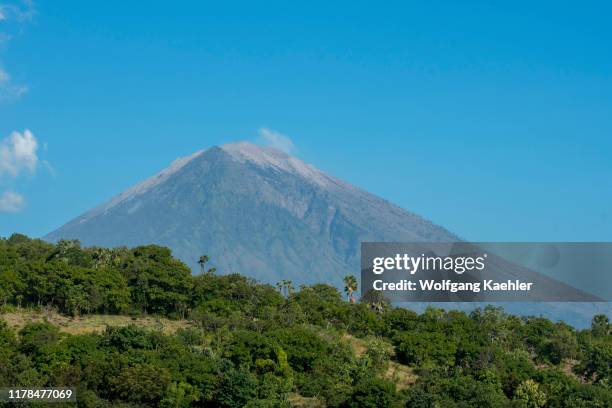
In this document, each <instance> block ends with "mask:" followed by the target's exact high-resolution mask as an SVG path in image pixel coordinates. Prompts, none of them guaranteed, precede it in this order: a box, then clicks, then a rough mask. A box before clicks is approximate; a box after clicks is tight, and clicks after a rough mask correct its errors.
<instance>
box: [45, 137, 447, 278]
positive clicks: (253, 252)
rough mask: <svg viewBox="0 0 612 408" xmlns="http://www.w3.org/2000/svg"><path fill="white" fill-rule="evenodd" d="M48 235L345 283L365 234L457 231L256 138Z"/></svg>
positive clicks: (255, 272)
mask: <svg viewBox="0 0 612 408" xmlns="http://www.w3.org/2000/svg"><path fill="white" fill-rule="evenodd" d="M45 238H46V239H48V240H51V241H57V240H59V239H79V240H80V241H81V242H82V243H83V245H87V246H91V245H98V246H111V247H114V246H123V245H125V246H136V245H144V244H152V243H155V244H160V245H164V246H167V247H169V248H171V249H172V250H173V252H174V254H175V255H176V256H177V257H179V258H180V259H181V260H183V261H184V262H186V263H187V264H188V265H189V266H191V267H192V268H193V269H194V270H197V269H198V265H197V260H198V259H199V256H200V255H202V254H207V255H210V256H211V259H212V260H213V262H214V264H215V265H214V266H216V267H217V268H218V270H219V272H220V273H229V272H236V271H239V272H243V273H245V274H247V275H250V276H252V277H254V278H256V279H259V280H261V281H264V282H277V281H278V280H281V279H291V280H292V281H293V282H294V283H295V284H301V283H314V282H329V283H332V284H334V285H336V286H338V287H340V286H341V284H342V277H343V276H345V275H348V274H355V273H357V272H358V271H359V248H360V243H361V242H363V241H391V242H393V241H395V242H414V241H453V240H455V239H456V237H455V236H454V235H453V234H451V233H450V232H448V231H447V230H445V229H444V228H441V227H438V226H436V225H434V224H432V223H431V222H429V221H427V220H425V219H423V218H421V217H419V216H417V215H416V214H413V213H410V212H408V211H406V210H403V209H401V208H400V207H398V206H395V205H393V204H391V203H389V202H387V201H385V200H384V199H382V198H379V197H376V196H375V195H372V194H370V193H367V192H366V191H364V190H361V189H359V188H357V187H354V186H352V185H350V184H348V183H346V182H343V181H340V180H338V179H336V178H334V177H332V176H328V175H326V174H325V173H323V172H322V171H320V170H318V169H316V168H315V167H313V166H311V165H309V164H306V163H304V162H303V161H301V160H299V159H297V158H295V157H292V156H290V155H288V154H286V153H283V152H281V151H279V150H276V149H273V148H270V147H261V146H258V145H254V144H252V143H247V142H240V143H233V144H226V145H222V146H216V147H211V148H209V149H206V150H201V151H198V152H196V153H194V154H193V155H191V156H188V157H185V158H181V159H177V160H175V161H174V162H173V163H172V165H170V167H168V168H166V169H165V170H162V171H161V172H159V173H157V174H156V175H155V176H153V177H151V178H149V179H147V180H145V181H143V182H141V183H140V184H137V185H136V186H135V187H132V188H130V189H128V190H126V191H124V192H123V193H121V194H119V195H118V196H116V197H115V198H112V199H111V200H110V201H108V202H107V203H105V204H102V205H101V206H98V207H96V208H94V209H93V210H90V211H88V212H86V213H85V214H83V215H81V216H79V217H77V218H75V219H74V220H72V221H70V222H68V223H67V224H66V225H64V226H62V227H61V228H59V229H58V230H56V231H53V232H51V233H50V234H49V235H47V236H46V237H45Z"/></svg>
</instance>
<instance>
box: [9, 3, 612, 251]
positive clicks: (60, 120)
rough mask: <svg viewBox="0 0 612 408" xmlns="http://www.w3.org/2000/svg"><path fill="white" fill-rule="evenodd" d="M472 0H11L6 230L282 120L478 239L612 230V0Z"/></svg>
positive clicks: (351, 171)
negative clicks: (22, 150)
mask: <svg viewBox="0 0 612 408" xmlns="http://www.w3.org/2000/svg"><path fill="white" fill-rule="evenodd" d="M332 3H333V4H332ZM459 3H460V2H450V1H449V2H440V1H430V2H384V4H381V2H359V1H350V2H329V1H325V2H316V1H310V2H302V3H296V2H286V1H285V2H265V3H264V2H257V4H255V2H246V1H245V2H230V1H227V2H207V1H193V2H191V1H175V2H170V3H169V2H167V1H164V2H161V1H151V2H147V6H146V7H145V6H143V3H142V2H126V1H109V0H107V1H103V2H83V1H68V0H66V1H42V0H40V1H37V2H35V3H33V4H29V3H27V2H20V1H13V2H10V1H7V0H0V33H2V35H0V140H2V142H0V160H4V163H0V208H2V206H4V211H3V212H0V235H8V234H10V233H12V232H14V231H19V232H24V233H27V234H30V235H33V236H40V235H43V234H45V233H47V232H49V231H51V230H53V229H55V228H57V227H59V226H60V225H62V224H63V223H64V222H66V221H68V220H70V219H71V218H73V217H75V216H77V215H79V214H80V213H82V212H83V211H85V210H87V209H89V208H91V207H93V206H95V205H97V204H100V203H101V202H103V201H105V200H107V199H109V198H110V197H111V196H113V195H114V194H117V193H119V192H121V191H122V190H124V189H126V188H127V187H129V186H131V185H133V184H135V183H137V182H138V181H140V180H142V179H144V178H146V177H148V176H150V175H152V174H153V173H155V172H157V171H159V170H160V169H162V168H163V167H165V166H167V165H168V164H169V163H170V162H171V161H172V160H173V159H174V158H176V157H178V156H184V155H187V154H190V153H192V152H194V151H196V150H198V149H200V148H203V147H209V146H211V145H216V144H221V143H226V142H231V141H238V140H252V141H254V140H257V132H258V129H260V128H262V127H267V128H270V129H274V130H276V131H278V132H281V133H282V134H284V135H287V136H288V137H289V138H291V140H292V141H293V143H294V144H295V146H296V155H297V156H298V157H300V158H302V159H303V160H305V161H307V162H309V163H311V164H314V165H315V166H317V167H319V168H321V169H322V170H324V171H326V172H328V173H330V174H333V175H335V176H338V177H340V178H342V179H345V180H347V181H349V182H351V183H353V184H356V185H358V186H360V187H362V188H365V189H367V190H369V191H371V192H373V193H375V194H378V195H380V196H382V197H384V198H386V199H389V200H391V201H393V202H395V203H397V204H399V205H401V206H402V207H404V208H406V209H408V210H411V211H414V212H416V213H418V214H421V215H423V216H425V217H427V218H429V219H431V220H432V221H434V222H436V223H438V224H441V225H443V226H445V227H447V228H448V229H450V230H452V231H453V232H455V233H457V234H459V235H461V236H463V237H465V238H468V239H471V240H483V241H484V240H492V241H495V240H497V241H529V240H533V241H548V240H550V241H611V240H612V211H611V209H610V207H611V203H612V177H611V176H612V159H611V158H612V41H610V40H611V39H612V27H611V26H610V24H609V21H608V17H609V15H610V13H611V12H612V10H611V9H610V6H609V5H606V3H605V2H600V3H596V2H582V3H580V6H578V3H576V2H573V4H571V3H570V2H558V1H557V2H545V1H541V2H521V1H517V2H500V1H486V2H477V1H474V2H467V3H466V2H462V3H461V5H459ZM26 129H27V130H29V131H30V132H31V136H32V137H33V138H35V140H36V146H37V150H36V151H35V152H34V151H32V150H30V153H33V154H35V157H34V158H35V163H34V164H33V163H32V161H29V162H28V161H27V159H32V157H31V156H27V155H25V156H22V157H21V159H20V160H16V159H15V157H14V153H15V148H14V143H13V144H11V143H12V142H13V141H15V140H20V141H22V142H24V141H25V142H27V140H31V139H27V138H26V133H25V131H26ZM13 132H19V133H18V134H15V133H13ZM11 135H13V136H11ZM23 146H24V145H22V147H23ZM25 146H26V147H27V146H28V145H27V144H26V145H25ZM30 147H31V146H30ZM2 149H4V152H5V153H4V154H5V155H4V156H2V151H3V150H2ZM11 155H13V156H11ZM3 157H4V158H3ZM32 166H34V168H32ZM3 169H4V170H3ZM20 200H21V201H20Z"/></svg>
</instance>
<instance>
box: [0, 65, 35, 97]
mask: <svg viewBox="0 0 612 408" xmlns="http://www.w3.org/2000/svg"><path fill="white" fill-rule="evenodd" d="M27 92H28V87H27V86H24V85H18V84H15V83H14V82H13V81H12V80H11V76H10V75H9V73H8V72H6V71H5V70H3V69H2V68H0V101H7V100H8V101H10V100H14V99H17V98H19V97H20V96H23V95H24V94H25V93H27Z"/></svg>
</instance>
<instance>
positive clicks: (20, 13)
mask: <svg viewBox="0 0 612 408" xmlns="http://www.w3.org/2000/svg"><path fill="white" fill-rule="evenodd" d="M35 15H36V9H35V7H34V3H33V2H32V1H31V0H21V1H20V2H11V3H0V24H1V25H0V28H1V29H2V31H1V32H0V47H2V48H4V46H5V45H6V44H7V43H8V42H9V40H10V39H11V38H12V37H13V35H11V34H9V33H7V32H5V31H6V30H8V31H12V32H13V34H15V33H19V32H21V30H22V28H23V24H25V23H26V22H29V21H31V20H32V19H33V18H34V16H35ZM0 62H2V61H0ZM27 91H28V87H27V86H24V85H21V84H16V83H15V81H13V80H12V79H11V76H10V75H9V74H8V72H7V71H6V70H4V69H3V68H2V67H0V102H5V101H9V102H12V101H13V100H15V99H18V98H19V97H21V96H23V95H24V94H25V93H27Z"/></svg>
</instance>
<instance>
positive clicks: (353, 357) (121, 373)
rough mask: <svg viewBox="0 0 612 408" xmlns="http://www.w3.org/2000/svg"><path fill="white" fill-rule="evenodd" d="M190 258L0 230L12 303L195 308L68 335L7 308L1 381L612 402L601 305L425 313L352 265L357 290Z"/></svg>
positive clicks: (91, 398) (517, 402)
mask: <svg viewBox="0 0 612 408" xmlns="http://www.w3.org/2000/svg"><path fill="white" fill-rule="evenodd" d="M194 258H195V259H200V260H201V261H202V262H201V265H202V271H203V273H202V274H200V275H198V276H192V274H191V273H190V270H189V268H188V267H187V266H186V265H184V264H183V263H181V262H180V261H178V260H176V259H175V258H173V257H172V254H171V253H170V251H169V250H168V249H166V248H162V247H159V246H154V245H149V246H142V247H137V248H132V249H128V248H117V249H107V248H81V246H80V245H79V243H78V242H76V241H60V242H59V243H57V244H56V245H53V244H49V243H46V242H43V241H40V240H33V239H30V238H28V237H26V236H23V235H18V234H15V235H13V236H11V237H10V238H8V239H0V305H1V306H0V307H1V308H2V311H3V313H7V312H11V311H16V310H22V309H34V310H44V309H54V310H57V311H58V312H60V313H62V314H65V315H69V316H79V315H86V314H123V315H132V316H136V315H144V314H147V315H157V316H165V317H167V318H171V319H184V320H187V321H189V322H190V325H189V327H188V328H185V329H180V330H178V331H177V332H175V333H172V334H164V333H162V332H161V331H158V330H153V329H148V328H143V327H137V326H135V325H130V326H126V327H108V328H107V329H106V330H105V331H103V332H100V333H87V334H80V335H69V334H66V333H63V332H62V331H60V329H59V328H58V327H57V326H54V325H52V324H50V323H48V322H33V323H29V324H27V325H25V327H22V328H20V329H19V330H15V329H13V328H12V327H11V326H10V325H9V324H7V323H6V322H5V321H3V320H2V319H1V316H0V387H9V386H11V387H16V386H21V387H26V386H27V387H33V386H41V387H42V386H70V387H73V388H75V389H76V390H77V397H78V404H79V406H83V407H105V406H125V407H139V406H163V407H187V406H217V407H243V406H249V407H289V406H292V405H297V406H330V407H401V406H405V407H414V408H433V407H441V408H446V407H451V408H452V407H475V406H478V407H521V408H522V407H525V408H531V407H533V408H538V407H611V406H612V333H611V325H610V322H609V320H608V318H607V317H606V316H603V315H598V316H594V318H593V323H592V327H591V329H588V330H582V331H577V330H575V329H574V328H572V327H570V326H568V325H566V324H564V323H562V322H558V323H554V322H551V321H549V320H547V319H544V318H540V317H517V316H511V315H507V314H506V313H504V312H503V310H501V309H499V308H493V307H487V308H485V309H478V310H475V311H474V312H472V313H470V314H466V313H464V312H459V311H448V312H447V311H443V310H440V309H434V308H430V309H428V310H427V311H426V312H424V313H423V314H420V315H419V314H416V313H414V312H413V311H410V310H408V309H403V308H394V307H392V306H391V305H389V304H388V303H386V302H385V301H384V299H381V298H380V297H378V296H376V294H371V293H370V294H367V296H363V297H362V299H361V300H360V301H358V302H357V301H355V298H354V297H353V292H354V291H356V290H357V288H356V281H354V279H351V278H350V277H347V279H346V280H345V283H346V284H347V288H346V292H347V293H346V295H343V294H341V293H339V292H338V290H337V289H336V288H334V287H332V286H329V285H325V284H318V285H313V286H306V287H300V288H293V285H292V284H291V282H290V281H282V282H279V283H278V284H277V285H276V287H274V286H271V285H265V284H260V283H257V282H255V281H253V280H251V279H249V278H246V277H244V276H242V275H238V274H233V275H225V276H217V275H215V273H214V270H209V269H207V268H206V265H205V264H206V261H207V258H206V257H205V256H202V255H201V254H194ZM356 344H357V345H359V347H356V346H355V345H356ZM391 372H393V373H395V374H389V373H391ZM398 372H401V373H404V374H406V373H410V375H411V376H412V377H411V378H410V380H407V379H406V378H405V377H406V376H401V375H397V373H398Z"/></svg>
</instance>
